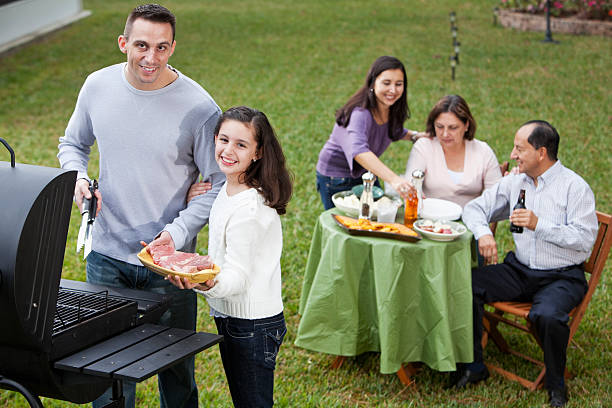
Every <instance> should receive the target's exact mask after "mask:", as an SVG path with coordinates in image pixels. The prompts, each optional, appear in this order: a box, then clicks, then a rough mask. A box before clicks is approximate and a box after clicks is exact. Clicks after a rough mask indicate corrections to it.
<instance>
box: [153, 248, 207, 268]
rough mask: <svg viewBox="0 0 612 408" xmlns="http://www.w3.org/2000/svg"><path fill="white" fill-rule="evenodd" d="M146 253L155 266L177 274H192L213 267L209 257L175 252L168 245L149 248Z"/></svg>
mask: <svg viewBox="0 0 612 408" xmlns="http://www.w3.org/2000/svg"><path fill="white" fill-rule="evenodd" d="M148 251H149V253H150V254H151V257H152V258H153V262H154V263H155V264H156V265H159V266H161V267H162V268H166V269H170V270H173V271H177V272H184V273H194V272H197V271H201V270H203V269H211V268H212V267H213V262H212V259H210V256H208V255H199V254H191V253H187V252H181V251H175V250H174V249H173V248H172V247H171V246H170V245H160V246H156V247H153V248H151V247H149V248H148Z"/></svg>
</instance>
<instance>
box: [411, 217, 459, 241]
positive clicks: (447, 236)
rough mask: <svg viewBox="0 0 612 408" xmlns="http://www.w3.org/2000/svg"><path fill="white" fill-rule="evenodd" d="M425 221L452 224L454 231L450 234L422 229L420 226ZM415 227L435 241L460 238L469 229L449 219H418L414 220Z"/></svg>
mask: <svg viewBox="0 0 612 408" xmlns="http://www.w3.org/2000/svg"><path fill="white" fill-rule="evenodd" d="M425 221H432V222H436V221H441V222H443V223H444V224H446V225H450V227H451V229H452V231H453V232H452V233H450V234H442V233H438V232H431V231H427V230H424V229H421V228H420V226H421V225H423V223H424V222H425ZM413 227H414V229H415V230H416V231H418V232H419V233H420V234H422V235H424V236H425V237H427V238H429V239H431V240H434V241H453V240H455V239H457V238H459V237H460V236H462V235H463V234H465V232H466V231H467V228H466V227H465V225H463V224H459V223H458V222H453V221H447V220H417V221H415V222H414V225H413Z"/></svg>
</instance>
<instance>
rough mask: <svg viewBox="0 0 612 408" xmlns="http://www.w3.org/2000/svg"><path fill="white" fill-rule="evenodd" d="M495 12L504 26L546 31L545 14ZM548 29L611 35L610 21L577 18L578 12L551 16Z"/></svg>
mask: <svg viewBox="0 0 612 408" xmlns="http://www.w3.org/2000/svg"><path fill="white" fill-rule="evenodd" d="M551 11H552V8H551ZM495 14H496V15H497V20H498V21H499V23H500V24H501V25H502V26H504V27H509V28H515V29H517V30H522V31H546V17H545V15H542V14H532V13H530V12H522V11H519V10H508V9H496V10H495ZM550 29H551V31H552V32H554V33H564V34H586V35H601V36H605V37H612V21H603V20H585V19H583V18H579V15H578V13H576V14H574V15H573V16H571V17H565V18H561V17H552V16H551V18H550Z"/></svg>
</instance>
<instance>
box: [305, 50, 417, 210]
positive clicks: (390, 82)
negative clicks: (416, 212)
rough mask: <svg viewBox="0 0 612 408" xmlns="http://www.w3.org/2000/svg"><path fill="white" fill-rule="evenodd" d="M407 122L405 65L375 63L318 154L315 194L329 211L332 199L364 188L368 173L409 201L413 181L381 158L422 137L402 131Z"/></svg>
mask: <svg viewBox="0 0 612 408" xmlns="http://www.w3.org/2000/svg"><path fill="white" fill-rule="evenodd" d="M409 117H410V110H409V108H408V102H407V100H406V70H405V69H404V65H403V64H402V63H401V61H400V60H398V59H397V58H394V57H388V56H383V57H379V58H377V59H376V61H374V63H373V64H372V66H371V67H370V70H369V72H368V75H367V76H366V80H365V84H364V85H363V86H362V87H361V88H360V89H359V90H358V91H357V92H356V93H355V94H354V95H353V96H352V97H351V98H350V99H349V100H348V102H347V103H346V104H345V105H344V106H343V107H342V108H340V109H339V110H338V111H337V112H336V123H335V125H334V129H333V130H332V133H331V135H330V136H329V140H328V141H327V142H326V143H325V146H323V149H322V150H321V152H320V153H319V161H318V162H317V190H318V191H319V194H320V195H321V201H323V206H324V207H325V209H326V210H327V209H329V208H332V207H333V206H334V204H333V202H332V200H331V197H332V195H334V194H335V193H337V192H339V191H344V190H350V188H351V187H353V186H355V185H358V184H361V176H362V175H363V174H364V173H365V172H366V171H370V172H372V173H374V174H375V175H376V176H378V178H380V179H383V180H384V181H385V182H386V183H390V184H391V186H393V188H394V189H395V191H398V192H399V193H400V195H401V196H402V197H403V198H406V197H407V196H408V193H409V191H410V189H411V188H412V185H411V184H410V182H409V181H408V180H406V179H404V178H402V177H400V176H398V175H397V174H395V173H394V172H393V171H392V170H391V169H389V168H388V167H387V166H386V165H385V164H384V163H383V162H382V161H381V160H380V159H379V158H378V156H380V155H381V154H383V152H384V151H385V150H386V149H387V147H389V145H390V144H391V142H395V141H397V140H402V139H404V140H412V141H414V140H416V139H417V138H418V137H420V136H422V135H423V134H422V133H419V132H415V131H411V130H407V129H404V127H403V123H404V121H405V120H406V119H408V118H409Z"/></svg>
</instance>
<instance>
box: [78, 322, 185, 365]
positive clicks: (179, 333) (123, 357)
mask: <svg viewBox="0 0 612 408" xmlns="http://www.w3.org/2000/svg"><path fill="white" fill-rule="evenodd" d="M191 333H193V332H192V331H190V330H183V329H176V328H171V329H169V330H166V331H164V332H161V333H158V334H156V335H155V336H153V337H150V338H148V339H146V340H144V341H141V342H139V343H136V344H134V345H133V346H130V347H128V348H126V349H125V350H122V351H119V352H118V353H114V354H112V355H109V356H108V357H106V358H104V359H102V360H100V361H98V362H96V363H93V364H90V365H88V366H86V367H84V368H83V373H84V374H90V375H95V376H98V377H104V376H108V377H110V376H111V374H112V373H113V372H115V371H117V370H120V369H121V368H123V367H125V366H128V365H130V364H132V363H134V362H136V361H138V360H140V359H142V358H144V357H146V356H148V355H150V354H152V353H155V352H156V351H158V350H160V349H162V348H164V347H167V346H169V345H171V344H173V343H176V342H177V341H179V340H181V339H183V338H185V337H187V336H189V335H190V334H191Z"/></svg>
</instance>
